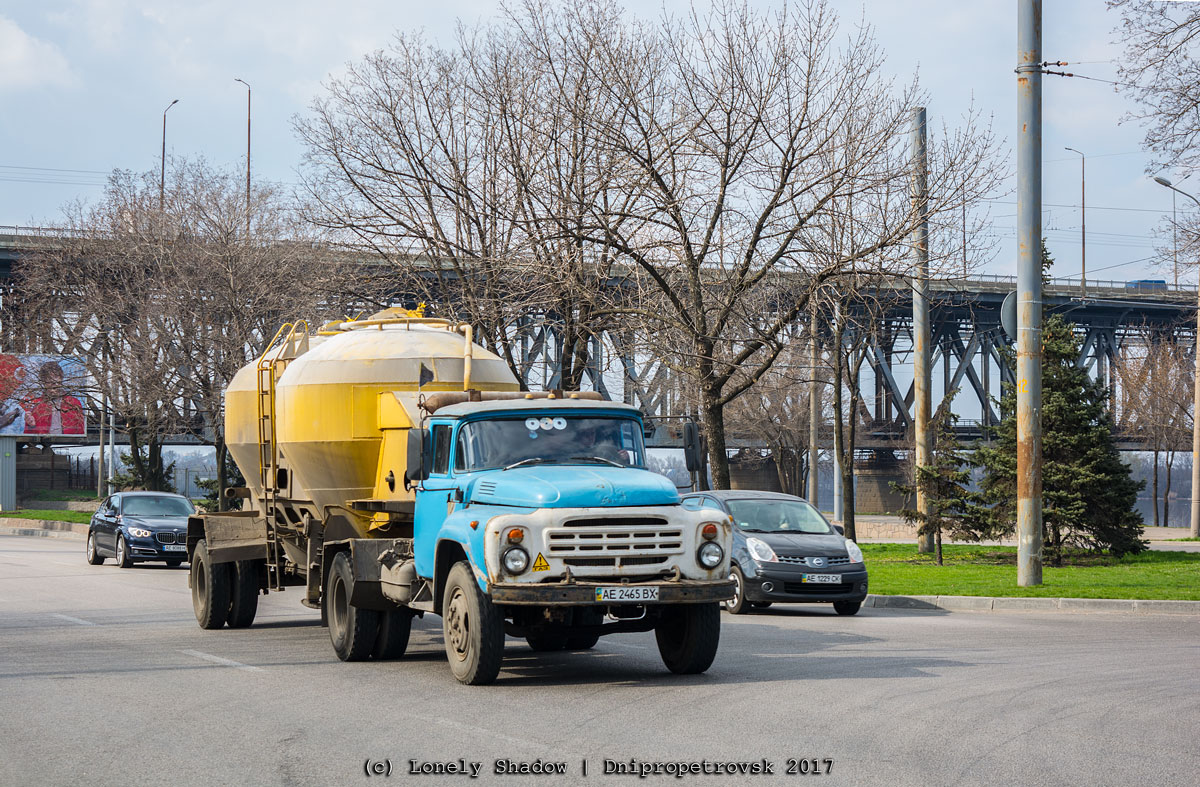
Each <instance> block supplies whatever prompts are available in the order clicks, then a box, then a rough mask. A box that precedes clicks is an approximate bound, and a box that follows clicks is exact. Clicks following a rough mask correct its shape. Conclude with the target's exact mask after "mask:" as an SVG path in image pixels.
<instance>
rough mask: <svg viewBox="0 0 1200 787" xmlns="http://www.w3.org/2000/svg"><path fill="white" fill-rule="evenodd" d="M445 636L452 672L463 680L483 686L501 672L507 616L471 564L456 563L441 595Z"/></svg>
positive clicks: (464, 562) (472, 684) (443, 632)
mask: <svg viewBox="0 0 1200 787" xmlns="http://www.w3.org/2000/svg"><path fill="white" fill-rule="evenodd" d="M442 639H443V640H444V641H445V643H446V658H447V659H448V660H449V661H450V671H451V672H452V673H454V677H455V678H458V680H459V681H460V682H461V683H466V684H468V685H471V686H481V685H483V684H485V683H491V682H492V681H494V680H495V679H496V676H497V675H498V674H500V662H501V661H502V660H503V659H504V619H503V618H501V617H500V611H499V610H497V609H496V607H495V606H494V605H493V604H492V600H491V599H489V598H488V597H487V596H485V595H483V593H482V592H480V590H479V585H478V583H476V581H475V574H474V573H473V572H472V571H471V565H470V564H469V563H467V562H466V561H465V560H463V561H460V562H458V563H455V564H454V567H453V568H451V569H450V576H449V577H447V578H446V589H445V591H444V592H443V594H442Z"/></svg>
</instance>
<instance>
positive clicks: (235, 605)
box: [229, 560, 259, 629]
mask: <svg viewBox="0 0 1200 787" xmlns="http://www.w3.org/2000/svg"><path fill="white" fill-rule="evenodd" d="M258 565H259V561H257V560H239V561H237V562H236V563H234V564H232V566H231V567H230V571H229V589H230V590H229V628H231V629H244V628H248V627H249V626H250V624H251V623H253V622H254V615H255V613H257V612H258Z"/></svg>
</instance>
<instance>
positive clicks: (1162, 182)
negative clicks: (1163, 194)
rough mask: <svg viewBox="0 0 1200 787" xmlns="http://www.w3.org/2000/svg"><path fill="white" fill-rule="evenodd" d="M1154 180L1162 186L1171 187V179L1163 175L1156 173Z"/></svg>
mask: <svg viewBox="0 0 1200 787" xmlns="http://www.w3.org/2000/svg"><path fill="white" fill-rule="evenodd" d="M1154 182H1155V183H1157V184H1158V185H1160V186H1166V187H1167V188H1171V181H1169V180H1167V179H1166V178H1164V177H1163V176H1162V175H1155V176H1154Z"/></svg>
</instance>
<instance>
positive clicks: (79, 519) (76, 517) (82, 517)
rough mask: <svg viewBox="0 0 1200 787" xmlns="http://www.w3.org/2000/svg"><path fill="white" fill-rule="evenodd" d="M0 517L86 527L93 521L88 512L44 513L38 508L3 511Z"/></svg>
mask: <svg viewBox="0 0 1200 787" xmlns="http://www.w3.org/2000/svg"><path fill="white" fill-rule="evenodd" d="M0 517H12V518H13V519H52V520H55V521H57V522H76V523H78V524H81V525H86V524H87V523H88V522H91V521H92V515H91V514H90V513H88V512H87V511H44V510H40V509H36V508H22V509H21V510H20V511H3V512H0Z"/></svg>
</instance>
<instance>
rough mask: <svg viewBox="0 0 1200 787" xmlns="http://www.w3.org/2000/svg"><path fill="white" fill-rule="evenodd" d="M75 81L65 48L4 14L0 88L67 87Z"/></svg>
mask: <svg viewBox="0 0 1200 787" xmlns="http://www.w3.org/2000/svg"><path fill="white" fill-rule="evenodd" d="M75 81H76V79H75V74H74V73H73V72H72V71H71V65H70V63H68V62H67V58H66V56H65V55H63V53H62V50H60V49H59V48H58V47H56V46H55V45H54V44H50V43H47V42H45V41H41V40H39V39H37V38H34V37H33V36H31V35H29V34H28V33H26V32H25V31H24V30H22V29H21V28H20V26H18V25H17V23H16V22H14V21H13V20H11V19H9V18H8V17H5V16H0V91H5V90H28V89H31V88H38V87H66V86H69V85H72V84H74V83H75Z"/></svg>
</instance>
